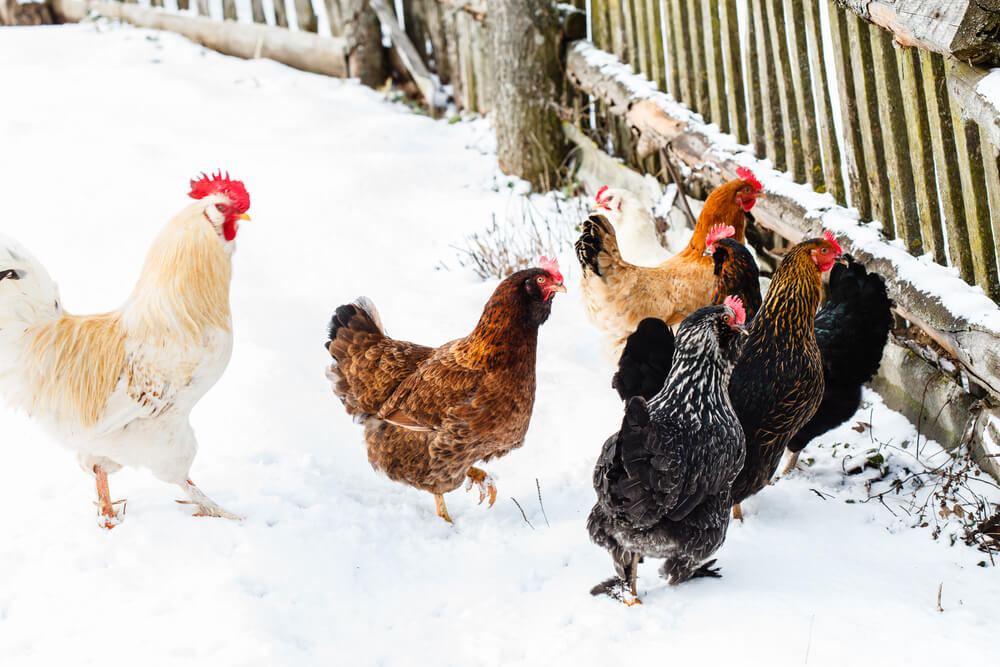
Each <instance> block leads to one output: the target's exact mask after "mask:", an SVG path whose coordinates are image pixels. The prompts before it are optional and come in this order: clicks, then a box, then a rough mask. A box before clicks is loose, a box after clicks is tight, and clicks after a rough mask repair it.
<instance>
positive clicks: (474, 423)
mask: <svg viewBox="0 0 1000 667" xmlns="http://www.w3.org/2000/svg"><path fill="white" fill-rule="evenodd" d="M541 265H542V267H543V268H539V269H528V270H525V271H518V272H517V273H515V274H513V275H512V276H510V277H509V278H507V279H506V280H504V281H503V282H502V283H500V285H499V286H498V287H497V289H496V290H495V291H494V292H493V296H492V297H490V300H489V301H488V302H487V303H486V307H485V308H484V309H483V314H482V317H480V319H479V323H478V324H477V325H476V328H475V329H474V330H473V331H472V333H471V334H469V335H468V336H466V337H465V338H459V339H457V340H453V341H451V342H450V343H445V344H444V345H442V346H441V347H439V348H430V347H424V346H422V345H416V344H414V343H408V342H406V341H400V340H394V339H392V338H389V337H388V336H386V334H385V331H384V329H383V328H382V323H381V321H380V319H379V316H378V313H377V312H376V310H375V307H374V305H373V304H372V303H371V302H370V301H369V300H368V299H366V298H364V297H362V298H360V299H358V300H357V301H355V302H354V303H353V304H350V305H345V306H341V307H339V308H337V311H336V313H335V314H334V316H333V319H332V321H331V323H330V340H329V342H328V343H327V349H328V350H329V351H330V354H331V356H332V357H333V363H332V364H331V366H330V367H329V370H328V371H327V376H328V377H329V378H330V380H331V381H332V383H333V391H334V393H335V394H336V395H337V396H338V397H339V398H340V399H341V401H343V403H344V407H345V408H346V409H347V412H348V414H350V415H353V416H354V417H355V419H356V420H358V421H360V422H361V423H363V424H364V426H365V443H366V445H367V448H368V461H369V462H370V463H371V465H372V467H373V468H375V469H376V470H381V471H382V472H384V473H385V474H386V475H388V476H389V478H390V479H392V480H395V481H397V482H403V483H405V484H409V485H410V486H414V487H416V488H418V489H423V490H424V491H429V492H430V493H432V494H434V498H435V501H436V503H437V512H438V516H440V517H442V518H443V519H445V520H446V521H449V522H450V521H451V517H450V516H449V515H448V510H447V508H446V507H445V503H444V496H443V494H444V493H447V492H448V491H452V490H454V489H456V488H458V486H459V485H461V484H462V482H463V481H465V480H468V485H467V488H471V485H472V484H476V485H478V487H479V493H480V496H479V502H480V503H481V502H482V501H483V500H484V499H485V498H486V496H487V495H488V496H489V501H490V502H489V504H490V506H492V505H493V502H494V500H496V493H497V492H496V487H495V486H494V485H493V482H492V480H491V478H490V477H489V475H487V474H486V473H485V472H484V471H483V470H480V469H479V468H475V467H473V466H472V464H473V463H475V462H477V461H489V460H490V459H492V458H498V457H500V456H503V455H504V454H506V453H507V452H509V451H511V450H512V449H516V448H518V447H520V446H521V445H522V444H523V443H524V434H525V433H526V432H527V430H528V421H529V420H530V418H531V411H532V407H533V405H534V401H535V352H536V345H537V340H538V327H539V326H540V325H541V324H542V323H543V322H545V320H546V319H548V317H549V312H550V311H551V309H552V298H553V295H554V294H555V293H556V292H565V291H566V288H565V287H563V277H562V274H561V273H559V269H558V267H557V266H556V263H555V262H554V261H552V260H547V259H545V258H544V257H543V258H542V262H541Z"/></svg>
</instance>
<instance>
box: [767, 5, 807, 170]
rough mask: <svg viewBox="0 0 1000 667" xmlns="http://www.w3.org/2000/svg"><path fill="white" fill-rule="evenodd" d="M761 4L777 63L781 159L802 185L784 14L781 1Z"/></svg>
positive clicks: (802, 159)
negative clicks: (780, 118)
mask: <svg viewBox="0 0 1000 667" xmlns="http://www.w3.org/2000/svg"><path fill="white" fill-rule="evenodd" d="M765 4H766V5H767V20H768V29H769V30H770V33H769V34H770V36H771V48H772V49H773V53H774V57H775V59H776V61H777V71H776V74H777V76H776V77H775V82H776V83H777V88H778V99H779V100H780V103H781V115H782V134H783V136H784V144H785V159H786V160H787V164H788V168H787V170H788V171H789V172H790V173H791V174H792V177H793V178H794V179H795V182H796V183H805V181H806V166H805V156H804V154H803V151H802V133H801V130H800V128H799V115H798V114H797V113H796V111H795V101H794V99H793V98H794V94H795V93H794V91H793V88H794V85H793V83H792V65H791V56H790V55H789V52H788V42H787V40H786V39H785V14H784V12H783V11H782V9H783V7H784V0H767V1H766V2H765Z"/></svg>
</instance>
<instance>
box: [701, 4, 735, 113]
mask: <svg viewBox="0 0 1000 667" xmlns="http://www.w3.org/2000/svg"><path fill="white" fill-rule="evenodd" d="M701 17H702V25H703V30H704V35H705V63H706V66H707V67H708V109H706V111H707V112H708V113H707V114H706V117H708V118H710V119H711V122H713V123H716V124H718V126H719V128H720V129H721V130H722V131H723V132H729V106H728V105H727V104H726V102H727V98H728V96H727V94H726V68H725V66H724V64H723V58H722V32H721V30H720V27H721V23H720V21H719V8H718V7H717V6H716V0H701Z"/></svg>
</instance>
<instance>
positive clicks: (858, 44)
mask: <svg viewBox="0 0 1000 667" xmlns="http://www.w3.org/2000/svg"><path fill="white" fill-rule="evenodd" d="M846 18H847V32H848V34H849V35H850V41H849V44H850V45H851V47H852V48H851V57H850V58H851V59H850V62H851V69H852V70H853V74H854V95H855V98H856V100H857V107H858V126H859V127H860V128H861V146H862V151H863V155H864V161H865V172H866V174H867V176H868V191H869V192H870V193H871V206H872V216H873V218H874V219H875V220H878V221H879V222H881V223H882V230H883V231H884V232H885V235H886V238H890V239H894V238H896V231H895V228H894V227H893V221H892V197H891V195H890V193H889V178H888V176H887V175H886V164H885V153H884V152H883V148H882V147H883V145H882V129H881V125H880V120H879V110H878V92H877V87H878V82H877V81H876V80H875V64H874V62H873V58H872V43H871V37H870V35H869V28H868V24H867V23H864V22H863V21H862V20H861V19H859V18H858V17H857V16H854V15H853V14H850V15H847V16H846Z"/></svg>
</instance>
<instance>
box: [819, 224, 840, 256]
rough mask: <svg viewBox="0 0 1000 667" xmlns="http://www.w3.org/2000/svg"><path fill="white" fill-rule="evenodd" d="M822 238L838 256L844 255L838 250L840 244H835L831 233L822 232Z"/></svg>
mask: <svg viewBox="0 0 1000 667" xmlns="http://www.w3.org/2000/svg"><path fill="white" fill-rule="evenodd" d="M823 238H825V239H826V240H827V241H829V242H830V245H832V246H833V249H834V250H836V251H837V254H838V255H843V254H844V251H843V250H841V249H840V244H839V243H837V239H835V238H833V232H831V231H830V230H829V229H827V230H826V231H824V232H823Z"/></svg>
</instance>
